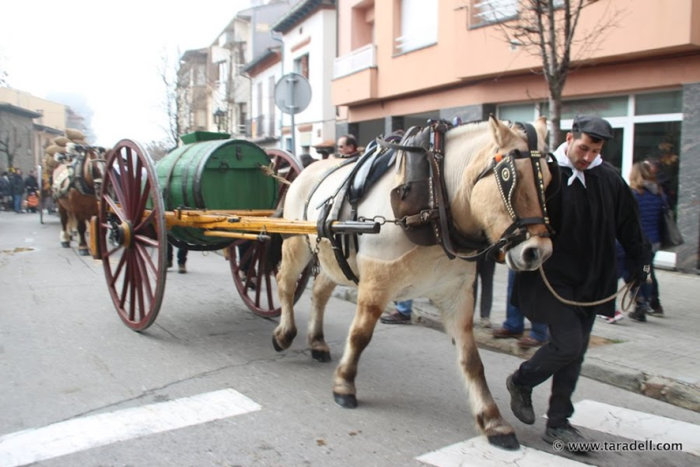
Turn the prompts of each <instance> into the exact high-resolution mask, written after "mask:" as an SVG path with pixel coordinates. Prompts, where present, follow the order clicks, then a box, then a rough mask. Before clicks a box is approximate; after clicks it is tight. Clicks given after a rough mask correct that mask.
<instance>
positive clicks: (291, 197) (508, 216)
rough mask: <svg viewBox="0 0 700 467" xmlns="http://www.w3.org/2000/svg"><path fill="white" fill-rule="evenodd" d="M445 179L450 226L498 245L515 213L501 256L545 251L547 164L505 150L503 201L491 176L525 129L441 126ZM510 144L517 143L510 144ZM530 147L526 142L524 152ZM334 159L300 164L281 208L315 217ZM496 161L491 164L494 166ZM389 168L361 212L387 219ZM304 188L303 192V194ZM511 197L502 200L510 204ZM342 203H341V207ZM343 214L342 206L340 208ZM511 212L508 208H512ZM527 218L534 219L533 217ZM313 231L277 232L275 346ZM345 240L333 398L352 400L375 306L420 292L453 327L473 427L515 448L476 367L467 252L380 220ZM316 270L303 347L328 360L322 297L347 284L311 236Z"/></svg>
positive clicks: (324, 244)
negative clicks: (348, 295) (507, 184)
mask: <svg viewBox="0 0 700 467" xmlns="http://www.w3.org/2000/svg"><path fill="white" fill-rule="evenodd" d="M533 127H534V129H536V139H537V141H536V145H537V149H538V150H539V151H540V152H541V153H542V154H544V150H545V135H546V122H545V119H544V118H541V119H539V120H538V121H537V122H535V123H534V125H533ZM444 137H445V145H444V148H445V149H444V174H445V176H444V183H445V185H446V189H447V195H448V200H449V204H450V207H451V211H452V222H453V226H454V227H455V228H456V229H457V230H458V232H459V233H461V234H462V235H463V236H466V237H478V236H480V235H485V236H486V237H487V238H488V241H489V242H490V243H491V244H498V242H499V241H501V243H500V245H503V244H504V242H502V240H503V239H504V236H506V235H507V234H508V233H512V232H513V226H514V225H516V222H514V219H527V220H529V221H530V222H524V223H520V224H518V225H519V226H520V227H519V228H518V229H517V230H519V231H520V234H519V236H518V237H519V238H518V240H517V241H510V242H505V244H507V245H506V246H505V247H504V248H503V249H504V250H507V251H504V252H503V253H504V254H505V262H506V263H507V265H508V267H510V268H511V269H513V270H515V271H532V270H535V269H537V268H538V267H539V266H540V264H542V263H543V262H544V261H545V260H546V259H547V258H549V256H550V255H551V253H552V243H551V240H550V238H549V233H550V231H549V226H548V224H547V225H545V221H544V219H545V218H546V206H545V204H544V189H545V187H546V186H547V185H548V184H549V182H550V180H551V174H550V171H549V168H548V167H547V164H542V169H541V171H540V173H539V177H538V176H537V175H536V174H535V173H534V172H536V170H535V168H534V163H531V161H530V160H529V159H530V157H523V158H517V159H515V158H513V159H512V160H513V161H514V166H513V167H514V168H515V171H516V175H517V179H518V180H519V181H518V183H517V184H516V185H515V186H514V187H513V188H512V189H513V192H512V195H513V196H512V198H511V199H512V203H510V202H509V203H506V202H504V198H503V197H502V196H501V193H500V192H499V182H498V181H497V180H496V177H494V176H493V175H494V165H495V162H494V161H495V160H497V157H498V156H497V154H502V155H506V154H509V153H510V152H511V151H513V150H518V151H523V152H524V153H525V152H527V151H528V139H527V136H526V134H525V131H524V130H523V129H522V128H520V127H518V126H517V125H509V124H507V123H506V122H501V121H498V120H497V119H495V118H493V117H491V119H490V120H489V121H488V122H479V123H473V124H467V125H462V126H458V127H455V128H452V129H450V130H449V131H447V132H446V133H445V134H444ZM512 154H519V153H512ZM527 154H529V152H528V153H527ZM337 163H338V162H337V161H335V162H334V161H332V160H329V161H321V162H317V163H316V164H313V165H311V166H309V167H308V168H306V169H305V170H304V171H303V172H302V173H301V175H299V177H298V178H297V179H296V180H295V181H294V182H293V183H292V185H291V187H290V188H289V191H288V192H287V196H286V200H285V204H284V217H285V218H287V219H303V218H304V215H305V212H304V211H307V212H306V217H307V218H308V219H309V220H316V219H317V218H318V211H317V209H316V207H317V206H319V205H320V204H322V202H323V201H324V200H325V199H327V198H328V197H329V196H332V195H333V193H336V192H337V191H338V186H339V184H341V183H342V182H343V181H344V180H345V175H346V174H347V171H349V170H350V167H349V166H348V167H343V168H341V169H339V170H337V171H335V172H333V173H332V174H330V175H329V176H327V177H326V178H325V180H323V181H322V182H320V185H319V186H318V187H317V188H316V190H315V191H313V190H314V187H315V185H316V183H317V182H318V181H319V180H320V179H321V178H322V177H323V176H324V175H327V172H328V170H329V168H331V167H332V166H333V165H334V164H337ZM496 170H499V169H498V167H496ZM392 172H394V171H390V172H387V173H386V174H384V176H383V177H382V178H381V179H380V180H379V181H378V182H377V184H376V185H374V186H373V187H372V188H371V189H370V190H369V192H368V193H367V194H366V195H365V198H364V199H363V200H362V201H361V202H360V204H359V206H358V214H359V216H360V217H365V218H370V219H371V218H376V216H382V217H384V218H386V219H392V217H393V212H392V208H391V205H390V191H391V190H392V188H394V187H395V186H396V185H397V182H396V178H397V176H396V175H393V174H392ZM307 198H310V201H308V202H307ZM509 204H510V205H509ZM344 209H345V208H344ZM346 214H347V211H346ZM513 214H515V216H513ZM533 219H539V221H537V222H532V220H533ZM316 243H317V238H316V236H314V235H310V236H309V238H308V239H307V238H306V237H305V236H293V237H289V238H287V239H285V240H284V243H283V245H282V262H281V265H280V269H279V272H278V275H277V281H278V290H279V297H280V302H281V304H282V314H281V318H280V322H279V325H278V326H277V327H276V328H275V330H274V331H273V337H272V340H273V345H274V347H275V349H276V350H278V351H282V350H284V349H287V348H288V347H289V346H290V345H291V343H292V340H293V339H294V337H295V336H296V332H297V330H296V324H295V322H294V310H293V304H294V291H295V284H296V280H297V278H298V277H299V274H300V273H301V272H302V270H303V269H304V267H306V265H307V264H308V263H309V262H310V261H311V260H312V257H313V254H312V253H313V252H312V250H311V249H312V248H314V247H315V246H316ZM357 248H358V250H359V253H357V252H356V251H355V250H354V249H352V251H351V254H350V256H349V258H348V263H349V265H350V266H351V268H352V270H353V272H354V273H355V274H356V276H357V277H359V283H358V298H357V308H356V311H355V317H354V320H353V322H352V325H351V327H350V330H349V334H348V337H347V341H346V344H345V351H344V354H343V356H342V359H341V360H340V364H339V365H338V367H337V369H336V371H335V375H334V380H333V395H334V398H335V401H336V403H337V404H338V405H340V406H341V407H345V408H355V407H356V406H357V399H356V388H355V377H356V375H357V371H358V363H359V360H360V356H361V354H362V351H363V350H364V349H365V348H366V347H367V345H368V344H369V342H370V340H371V338H372V334H373V332H374V327H375V325H376V323H377V321H378V319H379V317H380V315H381V314H382V312H383V310H384V309H385V308H386V307H387V305H388V304H389V303H390V302H391V301H392V300H407V299H410V298H416V297H425V298H429V299H431V300H432V301H433V303H434V304H435V305H436V306H437V307H438V308H439V309H440V312H441V317H442V320H443V323H444V325H445V329H446V331H447V332H448V333H449V335H450V336H451V337H452V339H453V342H454V343H455V346H456V349H457V357H458V361H459V366H460V369H461V370H462V373H463V376H464V379H465V383H466V387H467V390H468V393H469V395H470V400H471V407H472V412H473V414H474V417H475V419H476V423H477V426H478V428H479V429H480V430H481V432H482V433H483V434H485V435H486V436H487V438H488V440H489V442H490V443H491V444H494V445H496V446H499V447H501V448H505V449H518V448H519V443H518V440H517V437H516V436H515V432H514V429H513V427H512V426H511V425H510V424H509V423H508V422H507V421H506V420H504V419H503V417H502V416H501V414H500V412H499V410H498V407H497V406H496V403H495V402H494V399H493V397H492V396H491V393H490V391H489V388H488V386H487V384H486V379H485V377H484V367H483V364H482V362H481V358H480V357H479V352H478V350H477V346H476V342H475V340H474V334H473V330H472V327H473V321H474V287H473V284H474V280H475V276H476V265H475V262H472V261H463V260H461V259H452V260H451V259H449V258H448V256H447V255H446V254H445V251H443V248H442V247H441V246H440V245H433V246H417V245H416V244H413V243H411V242H410V241H409V240H408V238H407V237H406V235H405V234H404V232H403V228H402V227H400V226H398V225H396V224H394V223H390V222H387V223H386V224H385V225H383V226H382V228H381V232H380V233H379V234H376V235H361V236H360V237H359V243H358V246H357ZM316 253H317V255H318V261H319V265H320V273H319V274H318V276H317V277H316V280H315V282H314V285H313V297H312V309H311V313H310V317H309V323H308V344H309V346H310V347H311V350H312V357H313V358H314V359H316V360H319V361H329V360H330V351H329V348H328V345H327V344H326V342H325V341H324V336H323V316H324V311H325V306H326V304H327V302H328V300H329V298H330V296H331V293H332V291H333V289H334V288H335V287H336V285H338V284H341V285H349V286H353V285H355V284H354V283H353V282H352V281H350V280H348V279H347V277H346V275H345V274H343V272H342V271H341V268H340V267H339V264H338V262H337V260H336V258H335V255H334V253H333V252H332V251H331V246H330V242H329V240H328V239H322V240H321V241H320V243H319V244H318V251H317V252H316Z"/></svg>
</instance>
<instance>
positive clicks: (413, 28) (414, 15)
mask: <svg viewBox="0 0 700 467" xmlns="http://www.w3.org/2000/svg"><path fill="white" fill-rule="evenodd" d="M398 1H400V3H399V8H400V20H401V21H400V26H401V30H400V31H398V34H396V38H395V39H394V41H395V48H396V49H395V50H396V53H404V52H410V51H411V50H416V49H420V48H422V47H425V46H428V45H432V44H436V43H437V33H438V2H435V1H425V0H398Z"/></svg>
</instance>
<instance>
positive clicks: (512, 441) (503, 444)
mask: <svg viewBox="0 0 700 467" xmlns="http://www.w3.org/2000/svg"><path fill="white" fill-rule="evenodd" d="M487 438H488V440H489V443H490V444H493V445H494V446H496V447H497V448H501V449H506V450H508V451H517V450H518V449H520V443H519V442H518V438H517V437H516V436H515V433H511V434H509V435H491V436H487Z"/></svg>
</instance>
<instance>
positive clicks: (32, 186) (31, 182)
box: [24, 170, 39, 194]
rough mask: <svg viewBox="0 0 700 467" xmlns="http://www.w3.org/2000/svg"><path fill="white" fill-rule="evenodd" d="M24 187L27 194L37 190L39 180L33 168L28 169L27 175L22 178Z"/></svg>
mask: <svg viewBox="0 0 700 467" xmlns="http://www.w3.org/2000/svg"><path fill="white" fill-rule="evenodd" d="M24 188H25V189H26V190H27V194H29V193H31V192H36V191H39V182H38V181H37V179H36V175H35V173H34V171H33V170H30V171H29V175H27V178H25V179H24Z"/></svg>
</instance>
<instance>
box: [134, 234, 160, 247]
mask: <svg viewBox="0 0 700 467" xmlns="http://www.w3.org/2000/svg"><path fill="white" fill-rule="evenodd" d="M134 240H138V241H139V242H140V243H145V244H146V245H148V246H152V247H154V248H158V241H157V240H153V239H152V238H148V237H146V236H145V235H134Z"/></svg>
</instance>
